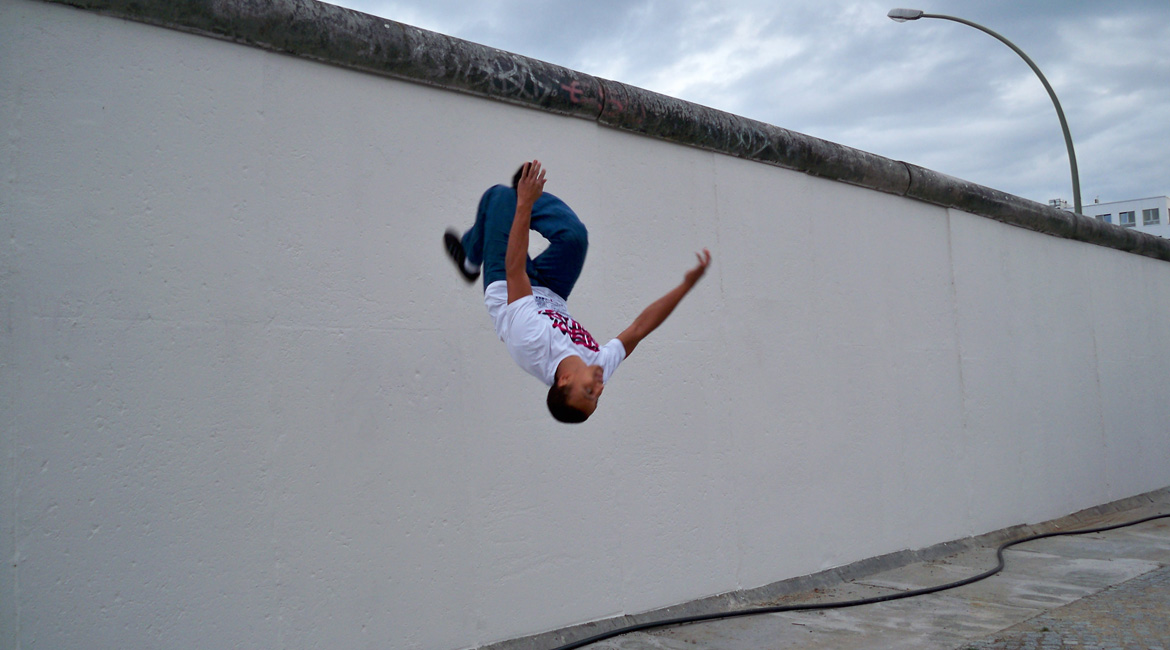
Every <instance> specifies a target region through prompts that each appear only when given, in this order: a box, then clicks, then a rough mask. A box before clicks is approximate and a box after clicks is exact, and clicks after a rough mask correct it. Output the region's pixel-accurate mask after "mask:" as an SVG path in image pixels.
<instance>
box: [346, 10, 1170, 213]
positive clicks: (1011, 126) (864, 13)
mask: <svg viewBox="0 0 1170 650" xmlns="http://www.w3.org/2000/svg"><path fill="white" fill-rule="evenodd" d="M895 2H910V4H893V3H895ZM914 2H916V0H887V1H886V2H873V1H869V0H855V1H851V0H767V1H765V0H722V1H718V0H710V1H702V0H674V1H667V0H588V1H585V0H576V1H572V2H569V1H567V0H561V1H554V0H545V1H538V0H479V1H478V2H475V3H470V2H466V0H333V3H334V4H340V5H342V6H345V7H349V8H352V9H357V10H359V11H363V12H366V13H371V14H375V15H378V16H381V17H384V18H390V19H392V20H397V21H399V22H404V23H408V24H411V25H415V26H417V27H422V28H424V29H429V30H434V31H438V32H442V33H444V34H450V35H452V36H457V37H459V38H463V39H467V40H471V41H475V42H478V43H482V44H485V45H490V46H493V47H497V48H500V49H504V50H508V51H511V52H516V53H519V54H523V55H526V56H530V57H533V58H537V59H542V60H544V61H549V62H552V63H556V64H559V65H562V66H565V67H568V68H572V69H575V70H579V71H581V72H586V73H589V74H592V75H595V76H599V77H605V78H608V79H614V80H617V81H622V82H625V83H629V84H632V85H635V86H641V87H643V88H648V89H650V90H654V91H657V92H661V93H665V94H668V95H672V96H675V97H680V98H682V99H686V100H689V101H693V102H697V103H700V104H705V105H707V106H712V107H715V108H719V109H722V110H725V111H730V112H732V113H737V114H739V115H743V116H745V117H750V118H754V119H757V120H761V121H764V122H768V123H771V124H775V125H777V126H781V127H784V128H787V129H791V130H794V131H799V132H801V133H806V134H809V135H813V136H816V137H819V138H823V139H826V140H832V141H834V142H839V143H842V144H845V145H849V146H851V147H856V148H859V149H864V150H866V151H870V152H873V153H877V154H880V155H882V156H886V157H889V158H894V159H898V160H905V161H908V162H912V163H915V164H918V165H922V166H924V167H929V168H931V169H934V170H936V171H940V172H943V173H946V174H950V175H953V176H958V177H960V178H963V179H966V180H969V181H973V182H976V183H980V184H983V185H988V186H991V187H994V188H997V189H1001V190H1004V191H1007V192H1010V193H1012V194H1018V195H1020V196H1023V197H1025V198H1028V199H1032V200H1035V201H1040V202H1047V201H1048V200H1049V199H1053V198H1058V197H1059V198H1063V199H1065V200H1067V201H1069V202H1070V203H1071V202H1072V189H1071V185H1072V183H1071V176H1070V172H1069V164H1068V155H1067V153H1066V148H1065V145H1064V138H1063V135H1062V134H1061V130H1060V123H1059V121H1058V120H1057V117H1056V111H1055V109H1054V108H1053V106H1052V102H1051V100H1050V99H1049V98H1048V94H1047V93H1046V92H1045V91H1044V87H1043V86H1042V85H1041V83H1040V81H1039V79H1038V78H1037V77H1036V75H1035V74H1034V73H1033V72H1032V71H1031V70H1030V69H1029V68H1028V66H1027V64H1026V63H1024V61H1023V60H1022V59H1021V58H1020V57H1019V56H1018V55H1016V54H1015V53H1014V52H1012V51H1011V50H1010V49H1009V48H1008V47H1007V46H1005V45H1003V44H1002V43H1000V42H999V41H997V40H995V39H994V38H992V37H991V36H988V35H987V34H984V33H982V32H980V31H978V30H976V29H973V28H971V27H968V26H965V25H961V24H959V23H955V22H951V21H946V20H937V19H931V20H927V19H923V20H919V21H917V22H907V23H901V24H899V23H895V22H893V21H891V20H890V19H888V18H887V17H886V13H887V12H888V11H889V10H890V9H892V8H894V7H897V6H901V7H911V8H916V9H923V10H925V11H927V12H928V13H935V14H948V15H952V16H959V17H962V18H965V19H967V20H971V21H974V22H976V23H980V24H982V25H985V26H986V27H989V28H991V29H992V30H995V31H997V32H999V33H1000V34H1002V35H1004V36H1005V37H1007V38H1008V39H1010V40H1011V41H1012V42H1014V43H1015V44H1016V45H1018V46H1019V47H1020V48H1021V49H1022V50H1024V51H1025V52H1027V53H1028V56H1030V57H1031V58H1032V59H1033V60H1034V61H1035V62H1036V64H1037V65H1038V66H1039V67H1040V69H1041V70H1042V71H1043V72H1044V75H1045V76H1046V77H1047V78H1048V80H1049V82H1050V83H1051V84H1052V86H1053V88H1054V90H1055V91H1056V93H1057V96H1058V97H1059V98H1060V102H1061V104H1062V106H1063V108H1064V111H1065V115H1066V117H1067V118H1068V122H1069V128H1070V130H1071V132H1072V136H1073V141H1074V144H1075V146H1076V153H1077V163H1078V166H1079V168H1080V178H1081V193H1082V197H1083V200H1084V203H1085V204H1086V205H1088V204H1091V203H1092V202H1093V200H1094V199H1095V198H1099V199H1100V200H1101V201H1102V202H1107V201H1119V200H1124V199H1132V198H1144V197H1150V196H1161V195H1168V194H1170V146H1168V145H1170V0H1111V1H1107V0H932V1H931V2H929V3H924V4H914ZM1085 212H1086V213H1089V212H1091V211H1090V210H1088V209H1086V210H1085Z"/></svg>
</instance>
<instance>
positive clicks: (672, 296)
mask: <svg viewBox="0 0 1170 650" xmlns="http://www.w3.org/2000/svg"><path fill="white" fill-rule="evenodd" d="M695 255H696V257H698V258H699V263H698V265H696V266H695V268H693V269H691V270H690V271H687V273H686V275H685V276H683V281H682V284H680V285H678V286H677V287H675V288H673V289H671V290H670V291H669V292H668V293H667V294H666V295H665V296H662V297H661V298H659V299H658V300H655V301H654V302H652V303H650V306H649V307H647V308H646V309H644V310H643V311H642V313H641V314H639V315H638V317H637V318H635V319H634V322H633V323H631V324H630V326H629V327H627V328H626V329H625V331H624V332H622V333H621V334H618V336H617V337H618V340H619V341H621V342H622V345H623V346H624V347H625V348H626V356H627V357H629V356H630V355H631V354H633V352H634V348H636V347H638V344H639V343H641V342H642V339H644V338H646V336H647V335H648V334H650V332H653V331H654V330H656V329H658V326H659V325H661V324H662V323H663V321H665V320H666V317H667V316H670V313H671V312H672V311H674V308H675V307H677V306H678V303H680V302H682V299H683V296H686V295H687V293H689V292H690V290H691V289H692V288H694V286H695V284H696V283H698V281H699V278H701V277H703V274H704V273H706V272H707V265H709V264H710V263H711V253H710V252H709V251H708V250H707V249H706V248H704V249H703V252H702V254H699V253H696V254H695Z"/></svg>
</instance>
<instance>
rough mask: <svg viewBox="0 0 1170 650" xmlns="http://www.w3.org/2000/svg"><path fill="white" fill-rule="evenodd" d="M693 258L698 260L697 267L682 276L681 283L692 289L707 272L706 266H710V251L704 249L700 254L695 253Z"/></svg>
mask: <svg viewBox="0 0 1170 650" xmlns="http://www.w3.org/2000/svg"><path fill="white" fill-rule="evenodd" d="M695 257H697V258H699V263H698V265H697V266H695V268H693V269H691V270H690V271H687V274H686V275H685V276H683V281H684V282H686V283H687V284H688V285H690V286H692V287H693V286H695V284H696V283H698V281H699V278H701V277H703V274H704V273H706V272H707V266H708V265H709V264H711V251H709V250H707V249H706V248H704V249H703V252H702V253H695Z"/></svg>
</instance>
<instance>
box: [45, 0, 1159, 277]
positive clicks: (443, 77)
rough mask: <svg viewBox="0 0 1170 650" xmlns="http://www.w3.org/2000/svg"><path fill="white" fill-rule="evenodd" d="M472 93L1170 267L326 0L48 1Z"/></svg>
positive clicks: (907, 177) (815, 145)
mask: <svg viewBox="0 0 1170 650" xmlns="http://www.w3.org/2000/svg"><path fill="white" fill-rule="evenodd" d="M47 1H48V2H56V3H60V4H66V5H72V6H74V7H78V8H82V9H89V10H92V11H97V12H100V13H103V14H108V15H112V16H117V17H120V18H125V19H129V20H135V21H140V22H144V23H148V24H152V25H158V26H162V27H168V28H171V29H178V30H182V31H187V32H193V33H197V34H202V35H206V36H212V37H215V38H220V39H225V40H229V41H233V42H237V43H243V44H247V45H253V46H256V47H261V48H264V49H268V50H272V51H277V52H283V53H288V54H293V55H296V56H300V57H305V58H309V59H314V60H317V61H321V62H325V63H330V64H334V65H339V66H343V67H347V68H352V69H356V70H361V71H365V72H370V73H374V74H380V75H385V76H390V77H395V78H398V79H404V80H408V81H414V82H419V83H425V84H430V85H433V86H437V87H440V88H445V89H449V90H455V91H459V92H465V93H470V94H473V95H478V96H481V97H488V98H491V99H496V100H500V101H505V102H510V103H513V104H518V105H522V106H528V107H532V108H539V109H543V110H546V111H550V112H553V113H558V114H561V115H569V116H574V117H580V118H584V119H588V120H593V121H596V122H598V123H600V124H603V125H605V126H609V127H612V128H617V129H621V130H625V131H630V132H633V133H640V134H643V135H646V136H650V137H654V138H659V139H663V140H668V141H671V142H676V143H679V144H685V145H689V146H693V147H699V148H702V149H707V150H710V151H715V152H719V153H724V154H727V155H731V156H737V157H740V158H745V159H748V160H754V161H758V162H763V163H768V164H772V165H777V166H780V167H784V168H787V169H792V170H797V171H801V172H805V173H807V174H811V175H814V176H818V177H821V178H827V179H831V180H837V181H841V182H844V183H850V184H853V185H858V186H862V187H867V188H870V189H874V190H877V191H880V192H887V193H890V194H896V195H899V196H906V197H910V198H914V199H918V200H921V201H925V202H927V203H932V204H935V205H939V206H943V207H947V208H955V209H957V210H962V211H964V212H969V213H972V214H977V215H980V216H984V217H988V218H991V219H995V220H997V221H1001V222H1003V223H1007V224H1011V225H1014V226H1019V227H1021V228H1027V229H1029V230H1034V231H1037V232H1041V233H1046V234H1049V235H1054V236H1057V237H1064V238H1067V239H1074V240H1078V241H1083V242H1088V243H1092V244H1097V245H1100V246H1107V247H1110V248H1116V249H1118V250H1123V251H1127V252H1130V253H1136V254H1139V255H1145V256H1148V257H1153V258H1157V259H1161V260H1165V261H1170V239H1163V238H1161V237H1156V236H1153V235H1149V234H1147V233H1142V232H1138V231H1135V230H1132V229H1128V228H1122V227H1120V226H1115V225H1112V224H1107V223H1104V222H1101V221H1099V220H1097V219H1093V218H1090V217H1086V216H1083V215H1076V214H1073V213H1071V212H1067V211H1064V210H1058V209H1056V208H1053V207H1050V206H1047V205H1043V204H1041V203H1036V202H1034V201H1029V200H1027V199H1023V198H1020V197H1018V196H1014V195H1011V194H1007V193H1004V192H1000V191H998V190H993V189H991V188H988V187H984V186H981V185H977V184H975V183H969V182H966V181H963V180H960V179H957V178H953V177H950V176H946V175H945V174H940V173H938V172H935V171H931V170H929V169H926V168H923V167H918V166H916V165H911V164H909V163H904V162H900V161H895V160H890V159H888V158H883V157H881V156H878V155H875V154H871V153H867V152H864V151H860V150H858V149H853V148H850V147H846V146H843V145H839V144H836V143H833V142H828V141H826V140H820V139H818V138H814V137H811V136H807V135H803V134H800V133H796V132H794V131H789V130H787V129H782V128H780V127H777V126H772V125H770V124H765V123H763V122H758V121H756V120H750V119H748V118H745V117H741V116H738V115H734V114H732V113H727V112H724V111H719V110H716V109H713V108H708V107H706V106H700V105H698V104H694V103H691V102H687V101H683V100H681V99H677V98H674V97H667V96H665V95H660V94H658V93H654V92H651V91H648V90H644V89H641V88H637V87H634V86H629V85H626V84H623V83H620V82H616V81H610V80H607V79H601V78H599V77H594V76H591V75H588V74H584V73H581V72H577V71H575V70H570V69H568V68H564V67H561V66H557V65H553V64H551V63H545V62H543V61H538V60H536V59H531V58H528V57H525V56H520V55H518V54H512V53H510V52H505V51H503V50H498V49H495V48H491V47H487V46H484V45H479V44H477V43H472V42H469V41H464V40H461V39H457V38H453V37H450V36H445V35H443V34H438V33H435V32H430V31H427V30H423V29H419V28H416V27H411V26H409V25H404V24H402V23H398V22H394V21H392V20H388V19H384V18H378V17H377V16H371V15H368V14H364V13H361V12H358V11H354V10H352V9H344V8H342V7H337V6H335V5H330V4H326V3H324V2H318V1H317V0H47Z"/></svg>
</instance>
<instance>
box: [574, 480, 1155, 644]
mask: <svg viewBox="0 0 1170 650" xmlns="http://www.w3.org/2000/svg"><path fill="white" fill-rule="evenodd" d="M1167 512H1170V504H1167V503H1153V504H1150V505H1149V506H1147V507H1144V508H1137V509H1134V510H1129V511H1125V512H1115V513H1112V514H1102V515H1096V516H1094V517H1091V518H1086V519H1084V520H1081V521H1077V522H1076V524H1075V525H1072V526H1068V527H1067V528H1069V529H1073V528H1075V529H1083V528H1094V527H1100V526H1107V525H1110V524H1114V523H1121V522H1124V521H1132V520H1135V519H1140V518H1143V517H1148V516H1151V515H1155V514H1163V513H1167ZM1004 555H1005V558H1006V561H1007V564H1006V567H1005V569H1004V570H1003V571H1002V572H1001V573H999V574H998V575H995V576H993V577H991V578H989V579H987V580H985V581H983V582H979V583H975V584H972V585H968V586H965V587H960V588H958V589H954V590H951V591H946V592H940V593H937V594H932V595H929V596H920V597H917V598H909V599H905V600H898V601H891V602H887V603H880V604H876V605H866V606H861V607H853V608H848V609H839V610H822V611H813V612H788V613H779V614H766V615H761V616H749V617H743V618H735V619H725V620H720V621H710V622H705V623H697V624H693V625H686V626H680V627H675V628H667V629H663V630H654V631H649V632H637V633H632V634H628V635H625V636H621V637H617V638H614V639H610V640H607V641H602V642H599V643H596V644H594V645H592V646H590V648H591V649H596V650H603V649H608V650H649V649H654V650H684V649H685V650H737V649H743V650H748V649H750V650H761V649H768V650H782V649H793V650H795V649H806V650H829V649H832V650H850V649H854V648H857V649H861V648H866V649H870V648H902V649H907V650H909V649H918V648H922V649H926V648H930V649H932V650H935V649H939V648H942V649H954V650H968V649H970V650H1017V649H1025V648H1027V649H1036V650H1048V649H1066V648H1076V649H1077V650H1088V649H1093V650H1113V649H1121V648H1124V649H1126V650H1129V649H1130V648H1141V649H1142V650H1151V649H1154V648H1158V649H1161V650H1170V519H1159V520H1156V521H1151V522H1147V523H1144V524H1139V525H1137V526H1132V527H1128V528H1121V529H1117V530H1113V531H1108V532H1105V533H1096V534H1090V535H1080V536H1068V537H1055V538H1049V539H1043V540H1037V541H1034V542H1027V543H1025V544H1021V545H1019V546H1015V547H1013V548H1012V549H1009V550H1008V551H1006V552H1005V554H1004ZM994 566H995V548H994V546H991V547H983V548H970V549H967V550H963V551H960V552H958V553H955V554H953V555H949V556H947V557H943V558H940V559H937V560H934V561H929V562H918V563H914V564H910V565H906V566H903V567H899V568H895V569H891V570H888V571H884V572H880V573H876V574H874V575H870V576H865V577H861V578H856V579H854V580H852V581H849V582H846V583H842V584H840V585H838V586H834V587H830V588H825V589H817V590H814V591H810V592H804V593H796V594H790V595H788V596H785V597H784V598H783V599H781V601H779V602H777V603H776V604H780V603H781V602H782V603H805V602H825V601H835V600H847V599H853V598H861V597H868V596H875V595H881V594H885V593H891V592H894V591H904V590H909V589H915V588H921V587H927V586H933V585H937V584H940V583H945V582H951V581H953V580H958V579H961V578H965V577H967V576H970V575H975V574H977V573H980V572H981V571H984V570H986V569H988V568H991V567H994ZM767 604H771V603H767Z"/></svg>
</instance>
